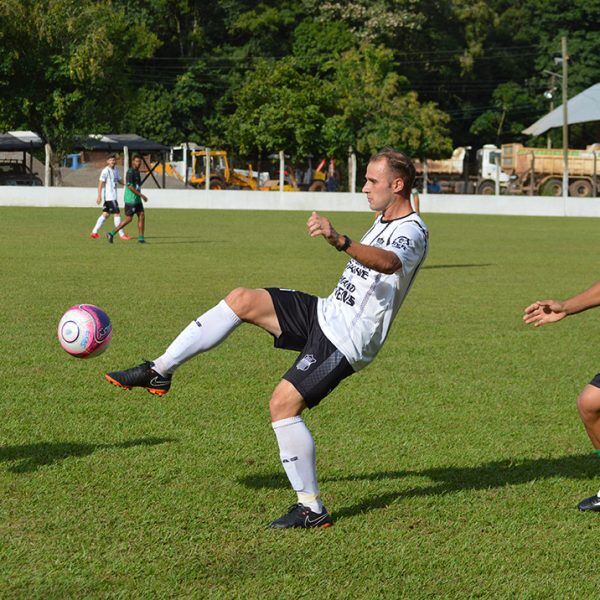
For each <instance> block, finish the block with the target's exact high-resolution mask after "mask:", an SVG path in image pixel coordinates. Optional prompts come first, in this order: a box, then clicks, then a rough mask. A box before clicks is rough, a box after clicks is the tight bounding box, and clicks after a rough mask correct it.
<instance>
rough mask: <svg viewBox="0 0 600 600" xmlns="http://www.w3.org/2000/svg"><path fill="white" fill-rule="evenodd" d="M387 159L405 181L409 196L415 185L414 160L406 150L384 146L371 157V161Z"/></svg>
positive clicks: (392, 168) (389, 164)
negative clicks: (401, 150)
mask: <svg viewBox="0 0 600 600" xmlns="http://www.w3.org/2000/svg"><path fill="white" fill-rule="evenodd" d="M378 160H386V161H387V164H388V166H389V167H390V169H391V170H392V171H393V172H394V173H395V174H396V175H398V176H399V177H400V178H401V179H402V181H404V191H405V193H406V195H407V197H408V195H409V194H410V190H411V189H412V188H413V187H414V184H415V177H416V174H417V170H416V169H415V165H414V164H413V161H412V160H411V159H410V158H409V156H408V155H407V154H404V152H400V151H399V150H394V148H383V149H382V150H380V151H379V152H378V153H377V154H375V155H374V156H372V157H371V161H370V162H375V161H378Z"/></svg>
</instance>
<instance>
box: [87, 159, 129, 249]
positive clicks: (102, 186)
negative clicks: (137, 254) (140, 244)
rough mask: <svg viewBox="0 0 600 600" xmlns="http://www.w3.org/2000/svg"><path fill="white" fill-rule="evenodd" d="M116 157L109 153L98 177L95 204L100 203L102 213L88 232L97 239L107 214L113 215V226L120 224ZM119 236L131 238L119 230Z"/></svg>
mask: <svg viewBox="0 0 600 600" xmlns="http://www.w3.org/2000/svg"><path fill="white" fill-rule="evenodd" d="M116 165H117V157H116V156H115V155H114V154H111V155H110V156H109V157H108V158H107V159H106V167H104V169H102V172H101V173H100V178H99V179H98V198H97V199H96V204H100V203H101V202H103V205H102V214H101V215H100V216H99V217H98V220H97V221H96V225H95V226H94V229H93V230H92V233H90V237H92V238H94V239H97V238H99V237H100V235H99V233H98V232H99V231H100V228H101V227H102V225H104V221H106V219H108V216H109V215H114V222H115V227H119V225H120V224H121V210H120V209H119V203H118V201H117V183H121V184H122V183H123V181H122V180H121V175H120V174H119V169H118V168H117V166H116ZM119 236H120V237H121V239H122V240H130V239H131V238H130V237H129V236H128V235H127V234H126V233H125V232H124V231H123V230H121V231H120V232H119Z"/></svg>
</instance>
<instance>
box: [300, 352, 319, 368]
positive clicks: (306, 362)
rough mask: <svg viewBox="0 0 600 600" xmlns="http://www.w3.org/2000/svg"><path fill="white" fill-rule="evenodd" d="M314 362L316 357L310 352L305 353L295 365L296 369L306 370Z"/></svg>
mask: <svg viewBox="0 0 600 600" xmlns="http://www.w3.org/2000/svg"><path fill="white" fill-rule="evenodd" d="M316 362H317V359H316V358H315V357H314V356H313V355H312V354H307V355H306V356H303V357H302V358H301V359H300V361H299V362H298V364H297V365H296V369H298V370H299V371H308V370H309V369H310V367H311V365H314V364H315V363H316Z"/></svg>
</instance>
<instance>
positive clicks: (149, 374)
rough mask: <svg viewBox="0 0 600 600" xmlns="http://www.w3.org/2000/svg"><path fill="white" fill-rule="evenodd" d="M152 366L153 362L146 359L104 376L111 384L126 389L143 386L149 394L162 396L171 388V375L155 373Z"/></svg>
mask: <svg viewBox="0 0 600 600" xmlns="http://www.w3.org/2000/svg"><path fill="white" fill-rule="evenodd" d="M153 366H154V363H153V362H150V361H146V362H143V363H142V364H141V365H138V366H137V367H133V368H132V369H126V370H125V371H111V372H110V373H107V374H106V375H105V376H104V378H105V379H106V381H109V382H110V383H112V384H113V385H116V386H118V387H121V388H125V389H126V390H130V389H131V388H132V387H143V388H146V389H147V390H148V391H149V392H150V393H151V394H155V395H156V396H164V395H165V394H166V393H167V392H168V391H169V389H170V388H171V375H167V377H164V376H163V375H160V374H159V373H157V372H156V371H155V370H154V369H153V368H152V367H153Z"/></svg>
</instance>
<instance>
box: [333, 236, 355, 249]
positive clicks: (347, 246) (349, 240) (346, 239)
mask: <svg viewBox="0 0 600 600" xmlns="http://www.w3.org/2000/svg"><path fill="white" fill-rule="evenodd" d="M344 239H345V242H344V243H343V244H342V245H341V246H340V247H339V248H338V249H337V251H338V252H344V250H348V248H349V247H350V244H351V243H352V240H351V239H350V238H349V237H348V236H347V235H346V234H344Z"/></svg>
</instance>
